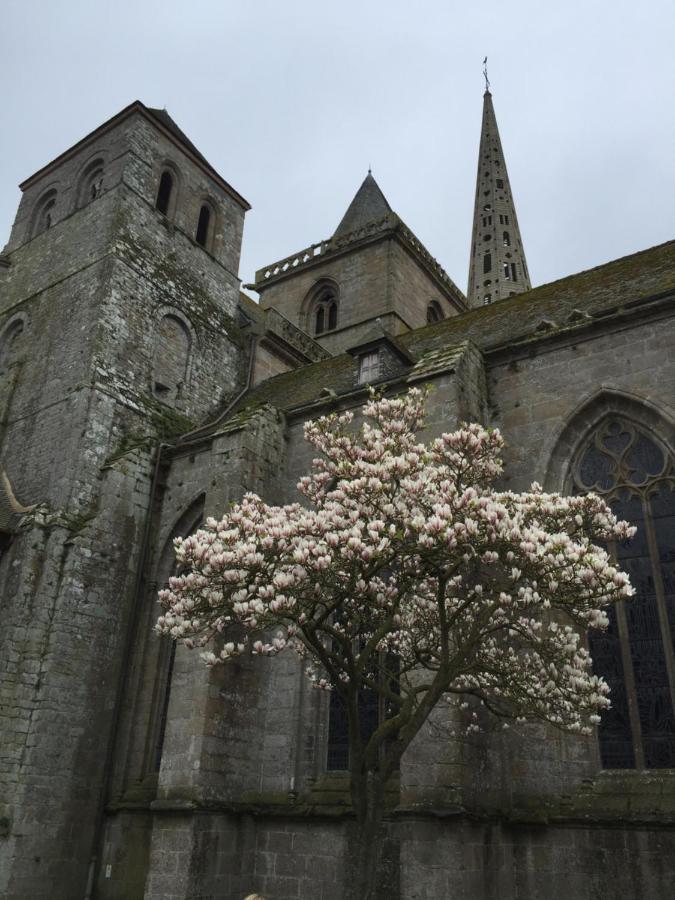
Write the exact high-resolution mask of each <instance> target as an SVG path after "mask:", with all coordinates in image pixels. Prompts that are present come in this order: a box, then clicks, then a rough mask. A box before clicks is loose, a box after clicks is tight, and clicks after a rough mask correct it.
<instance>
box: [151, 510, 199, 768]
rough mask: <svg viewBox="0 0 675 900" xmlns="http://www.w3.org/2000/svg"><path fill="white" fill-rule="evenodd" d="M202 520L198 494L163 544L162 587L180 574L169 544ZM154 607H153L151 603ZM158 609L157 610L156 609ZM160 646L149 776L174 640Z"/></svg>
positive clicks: (165, 709)
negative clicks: (164, 575)
mask: <svg viewBox="0 0 675 900" xmlns="http://www.w3.org/2000/svg"><path fill="white" fill-rule="evenodd" d="M203 518H204V495H203V494H201V495H200V496H199V497H198V498H197V500H196V501H195V502H194V503H193V504H192V505H191V506H190V508H189V509H188V510H187V511H186V512H185V513H183V515H182V516H181V517H180V519H179V520H178V522H177V523H176V525H175V526H174V528H173V529H172V532H171V535H170V537H169V538H168V540H167V541H166V542H165V545H164V551H163V553H162V554H161V559H162V560H163V568H164V572H165V573H166V577H165V578H163V580H162V586H164V585H165V584H166V582H168V580H169V578H170V577H171V576H173V575H178V574H180V569H179V567H178V565H177V563H176V562H175V557H174V553H173V542H174V540H175V539H176V538H177V537H188V536H189V535H191V534H194V532H195V531H197V529H198V528H199V527H200V526H201V524H202V521H203ZM155 605H156V606H157V604H155ZM158 609H159V607H158ZM161 641H162V647H161V651H160V654H159V659H158V664H157V672H156V679H155V682H156V683H155V691H154V698H153V709H152V712H151V715H150V729H149V732H148V740H147V746H146V754H145V756H146V761H145V762H146V770H147V771H149V772H150V773H152V772H159V769H160V767H161V764H162V754H163V752H164V741H165V738H166V726H167V722H168V714H169V701H170V700H171V686H172V679H173V669H174V664H175V661H176V641H174V640H171V639H170V638H162V639H161Z"/></svg>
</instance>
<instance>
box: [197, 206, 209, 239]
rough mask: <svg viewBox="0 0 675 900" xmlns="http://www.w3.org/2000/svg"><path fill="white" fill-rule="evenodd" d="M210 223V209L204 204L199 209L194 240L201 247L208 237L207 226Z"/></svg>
mask: <svg viewBox="0 0 675 900" xmlns="http://www.w3.org/2000/svg"><path fill="white" fill-rule="evenodd" d="M210 224H211V210H210V209H209V208H208V206H206V204H204V206H202V208H201V209H200V210H199V220H198V222H197V234H196V235H195V240H196V241H197V243H198V244H199V245H200V246H201V247H206V243H207V241H208V239H209V226H210Z"/></svg>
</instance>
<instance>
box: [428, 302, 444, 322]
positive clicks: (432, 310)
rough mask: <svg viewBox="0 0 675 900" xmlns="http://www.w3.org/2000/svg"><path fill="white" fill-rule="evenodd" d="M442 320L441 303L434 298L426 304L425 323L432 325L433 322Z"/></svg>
mask: <svg viewBox="0 0 675 900" xmlns="http://www.w3.org/2000/svg"><path fill="white" fill-rule="evenodd" d="M442 320H443V310H442V309H441V304H440V303H438V301H436V300H432V301H431V303H430V304H429V305H428V306H427V325H432V324H433V323H434V322H441V321H442Z"/></svg>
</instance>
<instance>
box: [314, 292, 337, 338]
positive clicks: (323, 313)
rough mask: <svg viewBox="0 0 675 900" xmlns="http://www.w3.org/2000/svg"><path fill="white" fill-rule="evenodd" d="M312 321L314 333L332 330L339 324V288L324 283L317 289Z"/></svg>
mask: <svg viewBox="0 0 675 900" xmlns="http://www.w3.org/2000/svg"><path fill="white" fill-rule="evenodd" d="M311 310H312V312H311V313H310V321H311V323H312V327H313V330H314V334H317V335H318V334H323V332H324V331H332V330H333V329H334V328H337V326H338V299H337V289H336V288H335V287H334V286H333V285H332V284H323V285H321V286H320V287H319V289H318V291H316V293H315V295H314V298H313V300H312V305H311Z"/></svg>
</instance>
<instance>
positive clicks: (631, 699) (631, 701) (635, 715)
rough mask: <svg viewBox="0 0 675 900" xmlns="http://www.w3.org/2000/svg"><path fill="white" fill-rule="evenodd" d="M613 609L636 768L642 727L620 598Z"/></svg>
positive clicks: (640, 754)
mask: <svg viewBox="0 0 675 900" xmlns="http://www.w3.org/2000/svg"><path fill="white" fill-rule="evenodd" d="M629 602H630V601H629ZM615 609H616V621H617V626H618V629H619V637H620V639H621V661H622V663H623V677H624V679H625V682H626V701H627V703H628V715H629V717H630V727H631V732H632V737H633V751H634V753H635V766H636V768H638V769H644V767H645V755H644V752H643V750H642V728H641V727H640V713H639V710H638V703H637V691H636V689H635V674H634V672H633V659H632V657H631V653H630V638H629V634H628V621H627V618H626V607H625V603H624V601H623V600H621V601H620V602H619V603H617V604H616V607H615Z"/></svg>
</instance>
